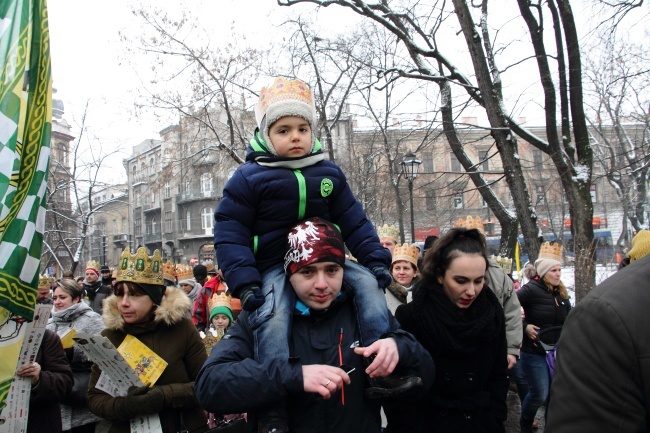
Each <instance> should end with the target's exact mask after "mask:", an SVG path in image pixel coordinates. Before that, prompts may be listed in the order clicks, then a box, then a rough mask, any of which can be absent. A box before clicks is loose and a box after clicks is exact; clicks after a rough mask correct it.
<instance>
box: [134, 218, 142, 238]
mask: <svg viewBox="0 0 650 433" xmlns="http://www.w3.org/2000/svg"><path fill="white" fill-rule="evenodd" d="M134 226H135V227H134V228H135V230H134V231H135V235H136V236H142V218H140V217H137V218H136V219H135V221H134Z"/></svg>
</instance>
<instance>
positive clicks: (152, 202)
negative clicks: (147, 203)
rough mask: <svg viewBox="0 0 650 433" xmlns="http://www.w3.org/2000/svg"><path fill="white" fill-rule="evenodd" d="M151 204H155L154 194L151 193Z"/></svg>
mask: <svg viewBox="0 0 650 433" xmlns="http://www.w3.org/2000/svg"><path fill="white" fill-rule="evenodd" d="M151 204H152V205H155V204H156V193H155V192H152V193H151Z"/></svg>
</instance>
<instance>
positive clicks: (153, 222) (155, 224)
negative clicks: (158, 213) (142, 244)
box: [151, 217, 158, 235]
mask: <svg viewBox="0 0 650 433" xmlns="http://www.w3.org/2000/svg"><path fill="white" fill-rule="evenodd" d="M157 232H158V220H156V218H155V217H154V218H151V234H152V235H155V234H156V233H157Z"/></svg>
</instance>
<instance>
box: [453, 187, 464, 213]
mask: <svg viewBox="0 0 650 433" xmlns="http://www.w3.org/2000/svg"><path fill="white" fill-rule="evenodd" d="M462 208H463V191H456V192H454V209H462Z"/></svg>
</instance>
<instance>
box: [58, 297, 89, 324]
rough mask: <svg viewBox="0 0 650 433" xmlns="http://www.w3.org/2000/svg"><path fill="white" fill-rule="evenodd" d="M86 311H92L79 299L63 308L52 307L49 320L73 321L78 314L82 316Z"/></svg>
mask: <svg viewBox="0 0 650 433" xmlns="http://www.w3.org/2000/svg"><path fill="white" fill-rule="evenodd" d="M88 311H93V309H92V308H90V307H89V306H88V304H86V303H85V302H84V301H81V302H77V303H76V304H72V305H70V306H69V307H68V308H66V309H65V310H61V311H54V309H52V314H51V319H50V320H51V321H52V322H74V321H75V320H76V319H77V318H78V317H79V316H83V315H84V314H86V313H87V312H88Z"/></svg>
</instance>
